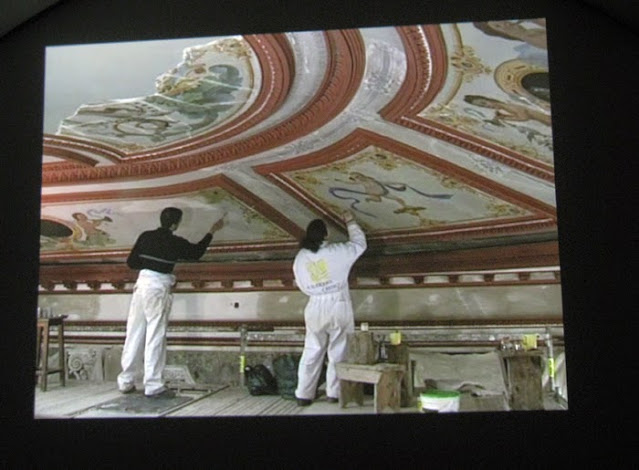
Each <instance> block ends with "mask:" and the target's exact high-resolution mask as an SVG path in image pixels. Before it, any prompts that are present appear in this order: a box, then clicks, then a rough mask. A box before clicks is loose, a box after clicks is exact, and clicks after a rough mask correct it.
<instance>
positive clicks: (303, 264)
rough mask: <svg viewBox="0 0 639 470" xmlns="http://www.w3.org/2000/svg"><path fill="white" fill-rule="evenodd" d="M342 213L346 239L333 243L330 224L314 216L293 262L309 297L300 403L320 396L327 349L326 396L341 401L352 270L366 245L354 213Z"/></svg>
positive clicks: (350, 328) (350, 316)
mask: <svg viewBox="0 0 639 470" xmlns="http://www.w3.org/2000/svg"><path fill="white" fill-rule="evenodd" d="M342 218H343V221H344V223H345V224H346V227H347V229H348V237H349V240H348V241H347V242H343V243H328V242H327V241H326V236H327V235H328V231H327V229H326V224H325V223H324V221H323V220H321V219H315V220H313V221H312V222H311V223H310V224H309V225H308V227H307V229H306V236H305V237H304V239H303V240H302V241H301V243H300V248H301V249H300V251H299V252H298V254H297V256H296V257H295V261H294V262H293V273H294V275H295V281H296V283H297V286H298V287H299V288H300V290H301V291H302V292H304V293H305V294H306V295H308V296H309V300H308V303H307V304H306V307H305V309H304V322H305V324H306V337H305V340H304V351H303V353H302V357H301V359H300V363H299V368H298V373H297V375H298V383H297V388H296V390H295V397H296V399H297V404H298V405H299V406H308V405H310V404H311V403H312V401H313V398H315V394H316V388H317V383H318V381H319V376H320V373H321V371H322V366H323V363H324V356H325V354H328V368H327V370H326V395H327V400H328V401H329V402H333V403H335V402H337V401H338V400H339V380H338V379H337V373H336V370H335V365H336V364H337V363H338V362H340V361H342V360H343V359H344V357H345V355H346V339H347V335H348V333H351V332H353V331H354V330H355V321H354V318H353V305H352V302H351V297H350V292H349V288H348V275H349V272H350V270H351V267H352V266H353V264H354V263H355V261H356V260H357V258H359V257H360V255H361V254H362V253H363V252H364V251H365V250H366V236H365V235H364V232H363V231H362V229H361V228H360V227H359V225H358V224H357V222H355V219H354V217H353V214H352V213H350V212H345V213H344V214H343V216H342Z"/></svg>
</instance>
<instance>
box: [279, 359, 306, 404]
mask: <svg viewBox="0 0 639 470" xmlns="http://www.w3.org/2000/svg"><path fill="white" fill-rule="evenodd" d="M299 362H300V358H299V356H293V355H292V354H285V355H283V356H278V357H276V358H275V359H273V371H274V372H275V380H276V381H277V392H278V393H279V394H280V396H281V397H282V398H286V399H289V400H294V399H295V389H296V388H297V366H298V364H299Z"/></svg>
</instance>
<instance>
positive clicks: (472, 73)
mask: <svg viewBox="0 0 639 470" xmlns="http://www.w3.org/2000/svg"><path fill="white" fill-rule="evenodd" d="M450 64H451V66H452V67H453V68H455V69H457V71H458V72H459V73H460V74H461V75H462V76H463V80H464V82H466V83H470V82H472V81H473V80H474V79H475V78H477V77H478V76H479V75H482V74H489V73H491V72H492V69H491V68H490V67H488V66H486V65H484V64H482V62H481V59H480V58H479V57H477V56H476V55H475V50H474V49H473V48H472V47H471V46H461V47H457V48H456V49H455V52H453V54H452V55H451V57H450Z"/></svg>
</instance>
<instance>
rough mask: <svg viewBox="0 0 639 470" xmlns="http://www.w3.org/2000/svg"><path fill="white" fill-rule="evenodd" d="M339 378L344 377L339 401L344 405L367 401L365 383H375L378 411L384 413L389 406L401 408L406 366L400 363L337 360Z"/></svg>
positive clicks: (397, 409) (394, 409) (375, 401)
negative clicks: (354, 362) (363, 362)
mask: <svg viewBox="0 0 639 470" xmlns="http://www.w3.org/2000/svg"><path fill="white" fill-rule="evenodd" d="M336 369H337V378H338V379H339V380H340V395H339V403H340V406H341V407H342V408H344V407H345V406H346V405H347V404H348V403H350V402H351V401H355V402H356V403H357V404H358V405H360V406H361V405H363V404H364V389H363V387H362V384H364V383H368V384H373V385H374V386H375V389H374V390H375V391H374V403H375V413H381V412H382V411H384V410H385V409H386V408H391V409H392V410H393V411H399V407H400V397H401V384H402V378H403V377H404V372H405V367H404V366H402V365H399V364H388V363H380V364H352V363H348V362H341V363H339V364H337V367H336Z"/></svg>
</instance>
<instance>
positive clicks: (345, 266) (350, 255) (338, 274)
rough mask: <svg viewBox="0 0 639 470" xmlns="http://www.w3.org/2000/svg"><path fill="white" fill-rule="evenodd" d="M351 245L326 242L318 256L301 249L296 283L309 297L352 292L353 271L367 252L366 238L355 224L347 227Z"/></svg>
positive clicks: (296, 260) (296, 258)
mask: <svg viewBox="0 0 639 470" xmlns="http://www.w3.org/2000/svg"><path fill="white" fill-rule="evenodd" d="M347 229H348V238H349V240H348V241H347V242H340V243H327V242H323V243H322V245H321V246H320V249H319V250H318V251H317V253H313V252H312V251H311V250H308V249H301V250H300V251H299V252H298V254H297V256H296V257H295V261H294V262H293V273H294V275H295V282H296V283H297V286H298V287H299V289H300V290H301V291H302V292H304V293H305V294H306V295H308V296H315V295H324V294H334V293H337V292H348V275H349V272H350V269H351V267H352V266H353V264H354V263H355V261H356V260H357V258H359V257H360V255H361V254H362V253H364V251H365V250H366V236H365V235H364V232H363V231H362V229H361V228H360V226H359V225H358V224H357V223H356V222H355V221H350V222H349V223H348V224H347Z"/></svg>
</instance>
